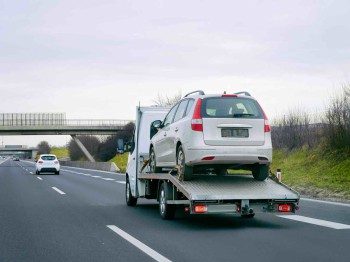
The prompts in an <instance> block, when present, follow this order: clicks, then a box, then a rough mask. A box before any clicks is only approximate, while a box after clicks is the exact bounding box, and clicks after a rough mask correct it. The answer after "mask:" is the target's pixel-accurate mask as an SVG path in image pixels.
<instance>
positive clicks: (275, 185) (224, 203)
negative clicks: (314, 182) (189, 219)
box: [138, 172, 300, 213]
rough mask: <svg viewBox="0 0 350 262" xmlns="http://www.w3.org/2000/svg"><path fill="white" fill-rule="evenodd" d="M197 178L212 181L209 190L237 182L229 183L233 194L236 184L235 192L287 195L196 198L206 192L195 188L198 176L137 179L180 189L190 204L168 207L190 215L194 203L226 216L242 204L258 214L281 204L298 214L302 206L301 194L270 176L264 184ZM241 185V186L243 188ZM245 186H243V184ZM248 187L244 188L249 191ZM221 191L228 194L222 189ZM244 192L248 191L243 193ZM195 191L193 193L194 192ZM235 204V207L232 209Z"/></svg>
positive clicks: (178, 202)
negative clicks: (187, 210)
mask: <svg viewBox="0 0 350 262" xmlns="http://www.w3.org/2000/svg"><path fill="white" fill-rule="evenodd" d="M197 177H198V180H197V181H198V182H199V184H200V182H201V181H200V179H202V180H203V179H204V180H211V181H212V182H213V183H214V184H211V181H207V182H208V183H205V181H204V184H205V186H206V187H207V188H208V189H209V191H210V189H211V188H212V187H215V183H216V182H217V181H220V180H222V181H221V182H222V183H221V184H219V186H221V187H222V186H225V182H226V181H229V180H231V179H232V180H236V181H232V182H231V181H230V183H229V185H228V189H229V190H232V189H231V188H230V184H231V186H232V185H234V183H236V182H237V184H236V189H237V190H238V191H239V190H240V189H239V186H240V185H243V187H244V185H245V184H247V185H248V186H252V187H251V189H249V190H248V191H254V190H257V189H259V187H260V188H261V189H262V191H264V190H273V191H276V190H277V191H280V192H288V194H274V193H271V194H265V195H262V194H260V195H259V194H258V193H257V194H254V192H253V193H249V194H245V195H244V194H242V193H241V194H226V195H224V194H221V195H220V194H216V195H211V194H197V195H196V194H194V192H195V191H196V190H197V192H198V190H199V191H202V190H203V189H202V188H201V187H200V186H198V185H196V176H194V180H193V181H179V180H178V178H177V176H176V175H172V174H171V173H170V172H169V173H141V174H139V175H138V179H139V180H151V181H153V180H161V181H167V182H171V183H172V185H173V186H174V187H175V188H177V190H178V191H180V192H181V193H182V194H183V195H184V196H185V197H186V198H187V200H177V199H174V198H173V200H167V204H175V205H189V206H190V207H191V213H193V212H192V211H193V210H192V209H193V205H194V204H195V203H207V204H209V205H212V207H213V206H214V207H216V208H217V207H221V209H220V208H219V209H212V210H213V211H212V212H211V213H223V212H224V211H226V212H225V213H227V211H228V209H227V207H228V206H230V204H231V209H230V210H231V211H232V210H233V209H235V208H236V207H238V205H236V204H233V203H240V204H239V206H245V207H247V210H248V208H249V210H250V207H254V208H256V210H257V211H258V212H259V210H260V211H261V212H275V211H276V208H275V207H274V205H275V204H278V203H291V204H292V205H293V212H294V211H295V210H294V208H295V206H296V205H298V203H299V199H300V195H299V193H298V192H296V191H295V190H293V189H292V188H290V187H288V186H287V185H285V184H283V183H281V182H279V181H278V180H277V179H276V177H274V176H270V177H269V178H268V179H267V180H265V181H255V180H254V179H253V178H252V177H251V176H247V175H244V176H236V175H228V176H221V177H220V176H216V175H211V176H210V175H199V176H197ZM202 182H203V181H202ZM240 183H241V184H240ZM242 183H243V184H242ZM193 184H194V185H195V186H194V187H193V188H194V190H192V192H191V190H188V188H189V187H188V185H190V188H191V185H193ZM247 185H246V186H245V187H247ZM222 190H225V188H223V189H222ZM222 190H221V189H220V188H217V191H218V192H219V191H220V192H221V191H222ZM243 190H247V189H244V188H243ZM193 191H194V192H193ZM232 204H233V205H232ZM232 213H236V211H233V212H232Z"/></svg>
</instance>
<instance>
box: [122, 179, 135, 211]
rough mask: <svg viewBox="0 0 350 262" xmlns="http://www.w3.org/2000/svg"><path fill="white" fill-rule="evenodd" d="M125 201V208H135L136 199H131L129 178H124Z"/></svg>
mask: <svg viewBox="0 0 350 262" xmlns="http://www.w3.org/2000/svg"><path fill="white" fill-rule="evenodd" d="M125 200H126V205H127V206H136V204H137V198H136V197H133V196H132V194H131V189H130V182H129V177H126V183H125Z"/></svg>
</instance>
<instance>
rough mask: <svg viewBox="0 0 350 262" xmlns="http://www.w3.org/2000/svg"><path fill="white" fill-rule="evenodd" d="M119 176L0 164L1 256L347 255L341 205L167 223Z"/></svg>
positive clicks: (306, 204)
mask: <svg viewBox="0 0 350 262" xmlns="http://www.w3.org/2000/svg"><path fill="white" fill-rule="evenodd" d="M124 180H125V176H124V175H121V174H112V173H108V172H99V171H91V170H83V169H76V168H68V167H62V169H61V174H60V175H53V174H42V175H40V176H37V175H35V169H34V164H33V163H29V162H24V161H20V162H16V161H12V160H7V161H5V162H3V163H2V161H0V261H1V262H3V261H154V259H156V260H158V261H308V262H309V261H317V262H320V261H327V262H329V261H337V262H340V261H347V262H348V261H350V205H335V204H330V203H321V202H314V201H308V200H302V201H301V204H300V210H299V211H298V213H297V214H296V215H298V216H297V217H295V216H289V218H293V219H297V220H299V221H295V220H291V219H287V218H285V217H279V216H277V215H270V214H257V215H256V217H255V218H253V219H243V218H240V217H236V216H233V215H211V216H209V215H207V216H193V215H188V214H186V213H185V212H183V211H182V210H179V211H178V212H177V214H176V219H175V220H172V221H166V220H162V219H161V218H160V216H159V213H158V205H157V202H156V201H151V200H140V201H139V202H138V205H137V206H136V207H127V206H126V204H125V200H124V187H125V184H124ZM310 218H313V219H318V220H310ZM300 220H302V221H300ZM330 222H333V223H330ZM336 228H338V229H336Z"/></svg>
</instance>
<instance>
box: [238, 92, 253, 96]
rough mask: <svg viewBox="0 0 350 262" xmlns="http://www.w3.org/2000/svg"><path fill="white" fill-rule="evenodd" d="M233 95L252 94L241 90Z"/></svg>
mask: <svg viewBox="0 0 350 262" xmlns="http://www.w3.org/2000/svg"><path fill="white" fill-rule="evenodd" d="M235 95H245V96H252V95H251V94H250V93H248V92H246V91H242V92H237V93H235Z"/></svg>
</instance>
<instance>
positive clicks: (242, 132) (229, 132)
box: [221, 128, 249, 137]
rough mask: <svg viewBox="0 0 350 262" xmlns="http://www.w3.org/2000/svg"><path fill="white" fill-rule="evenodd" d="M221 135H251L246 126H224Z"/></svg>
mask: <svg viewBox="0 0 350 262" xmlns="http://www.w3.org/2000/svg"><path fill="white" fill-rule="evenodd" d="M221 137H249V132H248V129H244V128H222V129H221Z"/></svg>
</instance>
